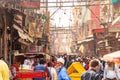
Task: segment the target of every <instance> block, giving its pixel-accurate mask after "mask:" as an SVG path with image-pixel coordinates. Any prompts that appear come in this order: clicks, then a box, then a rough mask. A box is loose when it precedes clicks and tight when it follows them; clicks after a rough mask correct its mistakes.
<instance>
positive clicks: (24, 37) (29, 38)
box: [18, 31, 33, 42]
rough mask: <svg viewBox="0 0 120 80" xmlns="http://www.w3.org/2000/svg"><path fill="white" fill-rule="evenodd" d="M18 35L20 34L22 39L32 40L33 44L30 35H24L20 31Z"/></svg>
mask: <svg viewBox="0 0 120 80" xmlns="http://www.w3.org/2000/svg"><path fill="white" fill-rule="evenodd" d="M18 34H19V36H20V37H21V38H22V39H28V40H30V41H31V42H33V38H31V37H30V36H29V35H28V34H26V33H22V32H20V31H18Z"/></svg>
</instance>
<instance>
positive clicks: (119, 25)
mask: <svg viewBox="0 0 120 80" xmlns="http://www.w3.org/2000/svg"><path fill="white" fill-rule="evenodd" d="M108 31H109V32H120V22H117V23H116V24H114V25H112V24H108Z"/></svg>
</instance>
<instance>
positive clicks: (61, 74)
mask: <svg viewBox="0 0 120 80" xmlns="http://www.w3.org/2000/svg"><path fill="white" fill-rule="evenodd" d="M57 62H58V66H59V70H58V80H71V78H70V77H69V75H68V74H67V71H66V68H65V67H64V63H65V60H64V59H63V58H58V59H57Z"/></svg>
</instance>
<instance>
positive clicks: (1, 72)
mask: <svg viewBox="0 0 120 80" xmlns="http://www.w3.org/2000/svg"><path fill="white" fill-rule="evenodd" d="M9 72H10V71H9V68H8V65H7V64H6V63H5V61H3V56H1V57H0V80H10V79H9V78H10V77H9Z"/></svg>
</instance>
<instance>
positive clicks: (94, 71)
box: [81, 59, 100, 80]
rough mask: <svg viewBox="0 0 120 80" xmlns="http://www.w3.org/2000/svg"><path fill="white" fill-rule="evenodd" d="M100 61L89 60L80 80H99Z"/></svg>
mask: <svg viewBox="0 0 120 80" xmlns="http://www.w3.org/2000/svg"><path fill="white" fill-rule="evenodd" d="M99 69H100V61H99V60H97V59H94V60H91V61H90V63H89V69H88V70H87V71H86V72H84V73H83V74H82V75H81V80H100V76H99V75H100V74H98V71H99Z"/></svg>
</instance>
